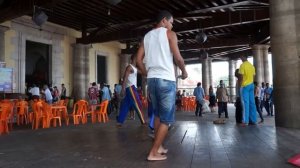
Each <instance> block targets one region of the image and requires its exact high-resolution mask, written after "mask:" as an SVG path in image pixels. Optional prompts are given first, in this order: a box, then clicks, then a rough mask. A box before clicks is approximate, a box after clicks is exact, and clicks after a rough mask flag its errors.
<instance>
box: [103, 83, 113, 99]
mask: <svg viewBox="0 0 300 168" xmlns="http://www.w3.org/2000/svg"><path fill="white" fill-rule="evenodd" d="M101 91H102V101H104V100H108V101H110V99H111V98H110V94H109V90H108V87H107V86H105V84H102V89H101Z"/></svg>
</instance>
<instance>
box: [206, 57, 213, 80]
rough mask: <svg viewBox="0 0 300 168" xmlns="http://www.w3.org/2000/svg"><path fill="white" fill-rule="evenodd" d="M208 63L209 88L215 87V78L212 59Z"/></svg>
mask: <svg viewBox="0 0 300 168" xmlns="http://www.w3.org/2000/svg"><path fill="white" fill-rule="evenodd" d="M207 62H208V81H209V84H208V85H209V86H212V85H213V76H212V58H207Z"/></svg>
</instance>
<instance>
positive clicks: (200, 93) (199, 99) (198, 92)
mask: <svg viewBox="0 0 300 168" xmlns="http://www.w3.org/2000/svg"><path fill="white" fill-rule="evenodd" d="M193 95H194V96H195V97H196V111H195V115H196V116H198V115H199V116H200V117H202V104H203V99H204V97H205V94H204V90H203V88H202V87H201V82H198V83H197V87H196V88H195V89H194V93H193Z"/></svg>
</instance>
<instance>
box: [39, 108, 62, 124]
mask: <svg viewBox="0 0 300 168" xmlns="http://www.w3.org/2000/svg"><path fill="white" fill-rule="evenodd" d="M42 109H43V113H44V115H45V116H46V126H47V128H49V127H50V126H51V121H52V120H53V126H54V127H56V121H58V123H59V126H61V117H60V115H59V112H58V111H55V110H52V109H51V106H50V105H49V104H47V103H45V102H43V107H42Z"/></svg>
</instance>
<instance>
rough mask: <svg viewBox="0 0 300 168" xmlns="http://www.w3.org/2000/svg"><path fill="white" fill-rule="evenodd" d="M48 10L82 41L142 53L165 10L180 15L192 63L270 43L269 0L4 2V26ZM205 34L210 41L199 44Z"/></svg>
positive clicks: (177, 27) (0, 11)
mask: <svg viewBox="0 0 300 168" xmlns="http://www.w3.org/2000/svg"><path fill="white" fill-rule="evenodd" d="M34 5H36V6H39V7H42V8H44V9H45V10H44V12H45V13H46V14H47V15H48V17H49V19H48V21H49V22H52V23H56V24H59V25H63V26H66V27H70V28H73V29H76V30H78V31H81V32H82V37H81V38H78V39H77V43H84V44H90V43H102V42H108V41H115V40H117V41H120V42H122V43H125V44H126V46H127V48H126V49H124V50H122V53H127V54H132V53H135V52H136V49H137V47H138V44H139V42H140V40H141V39H142V37H143V36H144V34H145V33H146V32H147V31H149V30H150V29H151V28H152V26H153V22H152V19H153V17H154V16H155V14H156V13H157V12H158V11H159V10H163V9H166V10H169V11H170V12H171V13H172V14H173V15H174V25H173V26H174V31H175V32H176V33H177V35H178V39H179V47H180V50H181V53H182V55H183V57H184V59H185V61H186V63H187V64H192V63H198V62H200V61H201V60H200V59H199V55H200V54H199V53H200V50H205V51H207V52H208V54H209V57H212V58H214V60H215V61H217V60H228V59H236V58H237V57H238V56H239V55H241V54H249V53H250V52H251V50H250V46H251V45H253V44H266V43H269V42H270V33H269V0H88V1H87V0H0V23H2V22H4V21H7V20H11V19H14V18H17V17H20V16H22V15H30V16H32V14H33V6H34ZM199 32H204V33H205V34H206V35H207V36H208V39H207V41H206V42H205V43H204V44H200V43H198V42H197V41H196V40H195V37H196V35H197V34H198V33H199Z"/></svg>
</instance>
